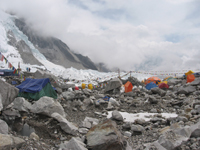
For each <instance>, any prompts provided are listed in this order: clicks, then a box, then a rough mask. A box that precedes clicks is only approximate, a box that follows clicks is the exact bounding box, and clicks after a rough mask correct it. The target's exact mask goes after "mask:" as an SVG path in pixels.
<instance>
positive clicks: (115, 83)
mask: <svg viewBox="0 0 200 150" xmlns="http://www.w3.org/2000/svg"><path fill="white" fill-rule="evenodd" d="M121 85H122V81H121V80H120V79H119V78H114V79H112V80H110V82H109V83H108V84H107V86H106V88H105V91H104V92H108V91H111V90H114V89H117V88H120V87H121Z"/></svg>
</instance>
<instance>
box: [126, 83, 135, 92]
mask: <svg viewBox="0 0 200 150" xmlns="http://www.w3.org/2000/svg"><path fill="white" fill-rule="evenodd" d="M124 87H125V93H128V92H131V91H132V88H133V85H132V83H131V82H129V81H127V82H126V84H124Z"/></svg>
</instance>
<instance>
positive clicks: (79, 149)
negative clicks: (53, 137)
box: [60, 137, 87, 150]
mask: <svg viewBox="0 0 200 150" xmlns="http://www.w3.org/2000/svg"><path fill="white" fill-rule="evenodd" d="M60 148H61V149H66V150H87V148H86V145H85V144H84V143H83V142H82V141H81V140H79V139H78V138H74V137H72V138H71V139H70V140H69V142H67V143H65V144H63V145H62V147H61V146H60Z"/></svg>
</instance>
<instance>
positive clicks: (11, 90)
mask: <svg viewBox="0 0 200 150" xmlns="http://www.w3.org/2000/svg"><path fill="white" fill-rule="evenodd" d="M0 87H1V88H0V94H1V103H2V105H3V109H6V107H7V106H8V105H9V104H11V103H12V102H13V101H14V99H15V98H16V97H17V95H18V93H19V89H18V88H16V87H14V86H12V85H10V84H8V83H7V82H4V81H3V80H0Z"/></svg>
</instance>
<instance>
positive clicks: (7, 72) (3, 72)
mask: <svg viewBox="0 0 200 150" xmlns="http://www.w3.org/2000/svg"><path fill="white" fill-rule="evenodd" d="M0 76H19V74H14V70H9V69H0Z"/></svg>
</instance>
